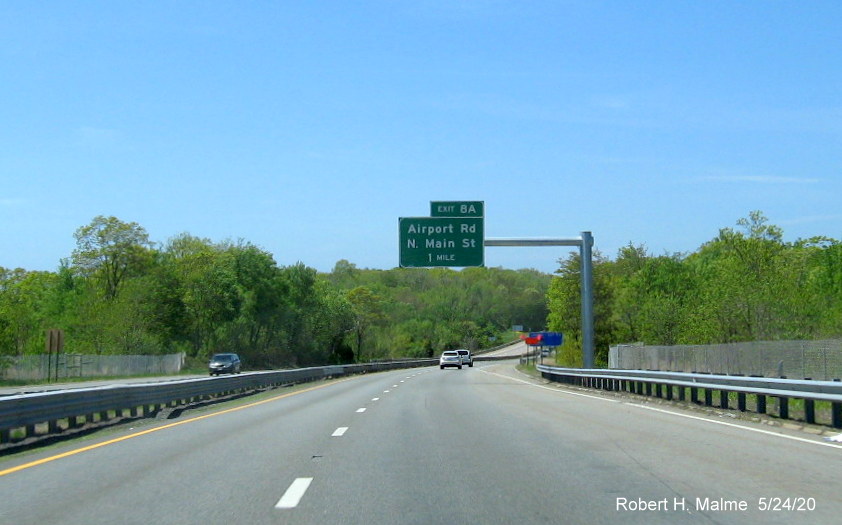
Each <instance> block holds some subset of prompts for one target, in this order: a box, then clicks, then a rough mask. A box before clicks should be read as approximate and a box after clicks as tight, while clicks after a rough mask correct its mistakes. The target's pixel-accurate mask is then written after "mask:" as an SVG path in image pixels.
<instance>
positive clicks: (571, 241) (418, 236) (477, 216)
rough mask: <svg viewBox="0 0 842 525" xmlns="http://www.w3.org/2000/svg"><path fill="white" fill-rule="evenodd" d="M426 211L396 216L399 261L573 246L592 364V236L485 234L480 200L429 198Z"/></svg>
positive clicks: (480, 259)
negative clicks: (491, 248) (505, 248)
mask: <svg viewBox="0 0 842 525" xmlns="http://www.w3.org/2000/svg"><path fill="white" fill-rule="evenodd" d="M430 215H431V217H401V218H399V219H398V242H399V246H400V266H401V267H402V268H407V267H412V268H416V267H422V268H429V267H440V266H445V267H459V268H461V267H466V266H484V264H485V251H484V250H485V247H486V246H576V247H578V248H579V255H580V260H581V289H582V362H583V365H584V367H585V368H593V366H594V325H593V257H592V248H593V236H592V235H591V232H588V231H584V232H582V234H581V236H580V237H579V238H567V239H564V238H529V239H523V238H521V239H518V238H498V239H486V238H485V231H484V230H485V224H484V217H485V203H484V202H482V201H432V202H431V203H430Z"/></svg>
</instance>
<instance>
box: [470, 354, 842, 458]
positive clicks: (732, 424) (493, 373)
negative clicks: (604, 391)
mask: <svg viewBox="0 0 842 525" xmlns="http://www.w3.org/2000/svg"><path fill="white" fill-rule="evenodd" d="M480 371H481V372H485V373H486V374H491V375H494V376H498V377H502V378H503V379H511V380H512V381H517V382H518V383H524V384H527V385H530V386H533V387H535V388H542V389H544V390H549V391H551V392H557V393H559V394H566V395H570V396H579V397H587V398H590V399H597V400H599V401H605V402H608V403H622V404H624V405H628V406H630V407H637V408H642V409H644V410H651V411H653V412H660V413H662V414H669V415H672V416H676V417H683V418H687V419H695V420H697V421H702V422H705V423H713V424H716V425H724V426H726V427H733V428H739V429H743V430H747V431H749V432H757V433H760V434H766V435H769V436H775V437H780V438H784V439H790V440H792V441H800V442H802V443H809V444H811V445H821V446H823V447H832V448H842V443H840V444H838V445H836V444H834V443H832V442H824V441H817V440H815V439H807V438H802V437H797V436H789V435H787V434H780V433H778V432H772V431H770V430H764V429H762V428H752V427H749V426H745V425H738V424H736V423H729V422H727V421H717V420H715V419H708V418H704V417H699V416H693V415H690V414H682V413H680V412H673V411H672V410H664V409H662V408H655V407H650V406H646V405H641V404H639V403H632V402H629V401H620V400H617V399H608V398H605V397H600V396H592V395H588V394H580V393H578V392H568V391H567V390H560V389H558V388H550V387H546V386H543V385H536V384H535V383H532V382H530V381H525V380H523V379H518V378H516V377H510V376H504V375H502V374H498V373H496V372H489V371H487V370H482V369H480Z"/></svg>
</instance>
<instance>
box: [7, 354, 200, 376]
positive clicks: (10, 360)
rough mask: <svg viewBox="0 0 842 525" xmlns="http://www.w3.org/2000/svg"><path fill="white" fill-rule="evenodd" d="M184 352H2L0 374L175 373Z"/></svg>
mask: <svg viewBox="0 0 842 525" xmlns="http://www.w3.org/2000/svg"><path fill="white" fill-rule="evenodd" d="M185 359H186V354H184V353H183V352H182V353H179V354H169V355H87V354H59V355H58V356H56V355H55V354H53V355H45V354H39V355H24V356H19V357H10V356H3V357H2V360H0V378H2V379H6V380H19V381H46V380H51V379H68V378H76V377H103V376H129V375H155V374H160V375H169V374H177V373H178V372H180V371H181V369H182V368H183V367H184V363H185Z"/></svg>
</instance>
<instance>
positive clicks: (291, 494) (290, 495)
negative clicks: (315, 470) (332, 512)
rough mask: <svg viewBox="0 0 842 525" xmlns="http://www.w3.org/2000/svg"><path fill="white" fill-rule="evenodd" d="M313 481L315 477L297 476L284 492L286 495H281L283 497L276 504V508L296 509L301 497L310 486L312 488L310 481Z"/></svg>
mask: <svg viewBox="0 0 842 525" xmlns="http://www.w3.org/2000/svg"><path fill="white" fill-rule="evenodd" d="M312 481H313V478H296V480H295V481H293V482H292V485H290V486H289V488H288V489H287V491H286V492H284V495H283V496H281V499H279V500H278V503H276V504H275V508H276V509H294V508H295V507H297V506H298V503H299V502H300V501H301V498H302V497H304V493H305V492H307V489H308V488H310V483H311V482H312Z"/></svg>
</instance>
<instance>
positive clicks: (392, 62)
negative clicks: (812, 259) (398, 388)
mask: <svg viewBox="0 0 842 525" xmlns="http://www.w3.org/2000/svg"><path fill="white" fill-rule="evenodd" d="M841 139H842V2H839V1H835V0H834V1H821V0H818V1H810V2H803V1H772V0H768V1H758V0H746V1H730V0H729V1H702V0H697V1H691V0H664V1H655V0H652V1H646V0H642V1H632V0H628V1H599V0H570V1H564V0H557V1H549V2H537V1H536V2H521V1H505V0H499V1H494V0H479V1H467V0H464V1H461V0H412V1H410V0H406V1H403V0H382V1H360V2H338V1H337V2H309V1H296V2H290V1H277V2H268V1H267V2H260V1H254V2H243V1H230V2H223V1H209V2H208V1H201V2H200V1H151V2H128V1H114V0H108V1H105V0H103V1H78V2H77V1H74V2H69V1H44V2H32V1H17V0H5V1H2V2H0V222H1V223H2V228H0V266H3V267H6V268H16V267H22V268H26V269H29V270H55V269H56V268H57V267H58V265H59V261H60V259H62V258H65V257H69V256H70V255H71V253H72V251H73V249H74V247H75V241H74V239H73V232H74V231H75V230H76V229H77V228H78V227H80V226H83V225H86V224H88V223H90V221H91V220H92V219H93V218H94V217H95V216H97V215H114V216H116V217H118V218H119V219H120V220H122V221H125V222H137V223H138V224H140V225H141V226H143V227H144V228H145V229H146V230H147V231H148V232H149V234H150V237H151V238H152V240H153V241H155V242H159V243H164V242H166V241H167V240H168V239H169V238H171V237H173V236H175V235H177V234H179V233H182V232H188V233H190V234H192V235H195V236H199V237H205V238H208V239H210V240H212V241H215V242H218V241H223V240H226V239H230V240H234V241H236V240H237V239H243V240H245V241H248V242H251V243H253V244H255V245H258V246H260V247H261V248H263V249H265V250H267V251H269V252H271V253H272V254H273V255H274V257H275V259H276V261H277V262H278V263H279V264H281V265H290V264H295V263H296V262H298V261H301V262H303V263H305V264H306V265H308V266H312V267H314V268H316V269H318V270H320V271H329V270H330V269H331V268H332V267H333V265H334V263H335V262H336V261H337V260H339V259H347V260H349V261H351V262H353V263H355V264H357V265H358V266H359V267H366V268H384V269H385V268H392V267H395V266H397V265H398V239H397V235H398V217H411V216H423V215H428V214H429V202H430V201H431V200H481V201H485V209H486V219H485V230H486V236H487V237H575V236H578V235H579V233H580V232H581V231H585V230H588V231H592V232H593V235H594V239H595V242H596V248H597V249H598V250H600V251H601V252H602V253H603V254H605V255H607V256H609V257H611V258H614V257H615V256H616V254H617V250H618V249H619V248H620V247H622V246H624V245H626V244H628V243H629V242H632V243H634V244H645V245H646V246H647V248H648V249H649V250H650V251H651V252H652V253H654V254H656V255H660V254H663V253H673V252H690V251H695V250H697V249H698V248H699V247H700V246H701V245H702V244H703V243H705V242H707V241H709V240H711V239H713V238H714V237H715V236H716V235H717V233H718V230H719V229H720V228H723V227H734V226H735V223H736V221H737V220H738V219H739V218H741V217H746V216H748V214H749V212H750V211H752V210H762V211H763V212H764V213H765V214H766V216H767V217H768V218H769V219H770V222H771V223H772V224H776V225H778V226H781V227H782V228H783V229H784V234H785V239H786V240H788V241H794V240H796V239H797V238H800V237H810V236H813V235H826V236H830V237H834V238H840V237H842V140H841ZM568 253H569V250H568V249H566V248H557V249H556V248H533V249H524V248H488V249H487V250H486V265H487V266H503V267H506V268H524V267H529V268H537V269H539V270H543V271H546V272H552V271H553V270H555V269H556V268H557V264H556V261H557V259H558V258H559V257H566V256H567V254H568Z"/></svg>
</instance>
